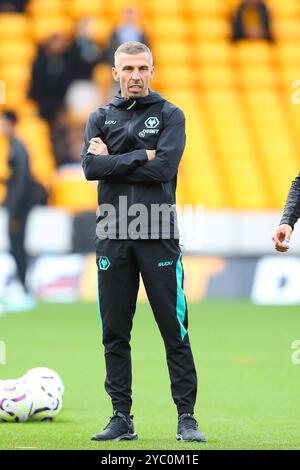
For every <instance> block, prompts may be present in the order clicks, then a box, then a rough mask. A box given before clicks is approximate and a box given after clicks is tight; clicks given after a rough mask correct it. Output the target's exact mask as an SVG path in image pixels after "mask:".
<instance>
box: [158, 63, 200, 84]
mask: <svg viewBox="0 0 300 470" xmlns="http://www.w3.org/2000/svg"><path fill="white" fill-rule="evenodd" d="M155 76H156V79H157V80H158V81H159V83H165V84H167V88H168V89H173V88H177V89H180V88H181V89H185V88H189V87H191V86H192V84H193V78H194V77H193V71H192V70H191V69H190V67H184V66H182V67H178V66H176V64H174V65H172V66H169V67H163V66H161V67H159V68H158V69H157V71H156V72H155Z"/></svg>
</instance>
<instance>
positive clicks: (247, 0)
mask: <svg viewBox="0 0 300 470" xmlns="http://www.w3.org/2000/svg"><path fill="white" fill-rule="evenodd" d="M240 39H266V40H268V41H272V40H273V37H272V32H271V19H270V12H269V9H268V7H267V5H266V4H265V2H264V1H263V0H243V1H242V2H241V3H240V5H239V6H238V9H237V11H236V14H235V17H234V20H233V35H232V40H233V41H238V40H240Z"/></svg>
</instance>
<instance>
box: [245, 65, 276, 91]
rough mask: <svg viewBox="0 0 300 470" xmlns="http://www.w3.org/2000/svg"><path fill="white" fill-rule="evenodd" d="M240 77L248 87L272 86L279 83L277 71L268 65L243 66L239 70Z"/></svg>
mask: <svg viewBox="0 0 300 470" xmlns="http://www.w3.org/2000/svg"><path fill="white" fill-rule="evenodd" d="M239 78H240V81H241V83H242V85H243V86H245V87H246V88H259V89H261V88H272V87H275V86H276V84H277V74H276V71H275V70H274V69H273V68H271V67H267V66H260V67H251V68H247V67H242V68H241V70H240V72H239Z"/></svg>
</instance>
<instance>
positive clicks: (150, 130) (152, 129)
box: [139, 116, 159, 137]
mask: <svg viewBox="0 0 300 470" xmlns="http://www.w3.org/2000/svg"><path fill="white" fill-rule="evenodd" d="M144 124H145V126H146V129H143V130H142V131H140V132H139V137H145V136H146V135H147V134H152V135H153V134H154V135H155V134H158V133H159V129H158V126H159V119H158V117H156V116H150V117H148V118H147V119H146V121H145V122H144Z"/></svg>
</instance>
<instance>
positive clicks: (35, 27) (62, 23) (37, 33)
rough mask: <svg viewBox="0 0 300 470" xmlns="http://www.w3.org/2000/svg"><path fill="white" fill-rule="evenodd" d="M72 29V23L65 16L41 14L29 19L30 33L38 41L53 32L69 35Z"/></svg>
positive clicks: (43, 39) (41, 40)
mask: <svg viewBox="0 0 300 470" xmlns="http://www.w3.org/2000/svg"><path fill="white" fill-rule="evenodd" d="M73 31H74V23H73V22H72V21H71V19H70V18H68V17H66V16H50V17H47V16H41V17H34V18H33V19H32V20H31V34H32V36H33V39H34V40H35V41H37V42H39V43H41V42H43V41H45V40H46V39H47V38H48V37H49V36H51V35H52V34H55V33H60V34H64V35H67V36H70V35H71V34H72V33H73Z"/></svg>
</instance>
